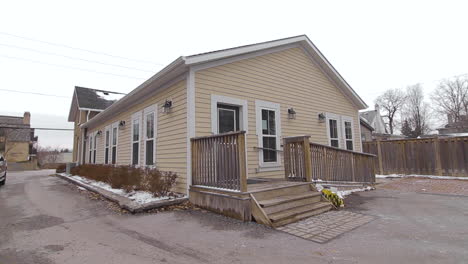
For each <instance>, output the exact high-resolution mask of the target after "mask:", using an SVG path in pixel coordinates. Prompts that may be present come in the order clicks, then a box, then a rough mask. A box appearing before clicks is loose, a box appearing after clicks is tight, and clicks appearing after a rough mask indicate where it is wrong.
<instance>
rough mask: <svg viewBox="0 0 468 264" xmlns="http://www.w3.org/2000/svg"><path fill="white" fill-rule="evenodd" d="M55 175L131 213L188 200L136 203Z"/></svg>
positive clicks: (175, 199)
mask: <svg viewBox="0 0 468 264" xmlns="http://www.w3.org/2000/svg"><path fill="white" fill-rule="evenodd" d="M55 175H56V176H57V177H59V178H62V179H64V180H66V181H68V182H70V183H73V184H75V185H78V186H80V187H83V188H85V189H86V190H88V191H92V192H94V193H97V194H100V195H102V196H103V197H105V198H106V199H108V200H110V201H113V202H115V203H117V204H118V205H119V206H120V208H122V209H125V210H127V211H129V212H130V213H132V214H135V213H142V212H145V211H148V210H151V209H155V208H159V207H163V206H168V205H174V204H179V203H183V202H185V201H188V198H187V197H181V198H174V199H170V200H163V201H154V202H149V203H145V204H138V203H136V202H134V201H132V200H130V199H128V198H126V197H122V196H120V195H118V194H115V193H112V192H110V191H108V190H104V189H102V188H99V187H96V186H91V185H88V184H85V183H82V182H80V181H78V180H75V179H73V178H70V177H67V176H64V175H61V174H59V173H57V174H55Z"/></svg>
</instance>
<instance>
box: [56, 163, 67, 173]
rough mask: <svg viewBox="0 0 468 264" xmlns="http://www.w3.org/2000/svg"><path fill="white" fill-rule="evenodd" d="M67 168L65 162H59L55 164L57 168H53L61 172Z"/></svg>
mask: <svg viewBox="0 0 468 264" xmlns="http://www.w3.org/2000/svg"><path fill="white" fill-rule="evenodd" d="M66 170H67V165H66V164H60V165H58V166H57V169H55V172H56V173H62V172H65V171H66Z"/></svg>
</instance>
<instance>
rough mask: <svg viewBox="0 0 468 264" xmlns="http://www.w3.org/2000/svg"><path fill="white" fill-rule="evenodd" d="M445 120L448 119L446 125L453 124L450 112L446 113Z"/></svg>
mask: <svg viewBox="0 0 468 264" xmlns="http://www.w3.org/2000/svg"><path fill="white" fill-rule="evenodd" d="M447 121H448V125H451V124H453V115H452V114H447Z"/></svg>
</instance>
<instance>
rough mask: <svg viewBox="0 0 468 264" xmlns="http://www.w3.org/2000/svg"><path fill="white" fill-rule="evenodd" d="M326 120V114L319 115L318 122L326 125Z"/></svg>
mask: <svg viewBox="0 0 468 264" xmlns="http://www.w3.org/2000/svg"><path fill="white" fill-rule="evenodd" d="M325 119H326V117H325V114H324V113H320V114H318V121H319V123H324V122H325Z"/></svg>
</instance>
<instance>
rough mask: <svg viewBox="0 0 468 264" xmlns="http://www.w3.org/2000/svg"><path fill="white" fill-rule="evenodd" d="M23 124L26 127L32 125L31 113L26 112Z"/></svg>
mask: <svg viewBox="0 0 468 264" xmlns="http://www.w3.org/2000/svg"><path fill="white" fill-rule="evenodd" d="M23 124H24V125H30V124H31V113H29V112H24V115H23Z"/></svg>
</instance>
